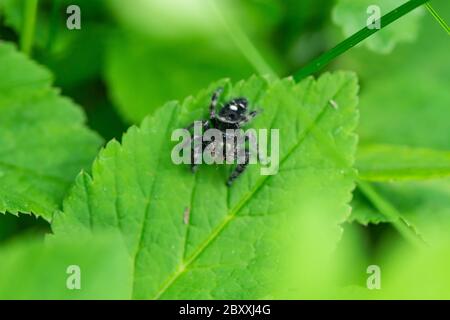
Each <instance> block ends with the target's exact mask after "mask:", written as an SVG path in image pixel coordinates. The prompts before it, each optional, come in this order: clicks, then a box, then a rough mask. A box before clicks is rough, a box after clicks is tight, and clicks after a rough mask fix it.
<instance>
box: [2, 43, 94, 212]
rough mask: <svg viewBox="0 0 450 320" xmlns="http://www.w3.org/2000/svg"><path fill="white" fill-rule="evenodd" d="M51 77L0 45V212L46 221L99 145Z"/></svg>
mask: <svg viewBox="0 0 450 320" xmlns="http://www.w3.org/2000/svg"><path fill="white" fill-rule="evenodd" d="M51 79H52V77H51V74H50V73H49V72H48V71H47V70H46V69H45V68H43V67H40V66H38V65H36V64H35V63H34V62H32V61H30V60H28V59H27V58H26V57H25V56H24V55H22V54H21V53H18V52H17V50H16V49H15V48H14V47H13V46H12V45H10V44H7V43H4V42H3V43H2V42H0V141H1V144H0V154H1V159H0V212H3V213H4V212H6V211H8V212H10V213H14V214H17V213H19V212H22V213H31V212H32V213H34V214H36V215H39V216H42V217H43V218H45V219H46V220H50V219H51V217H52V215H53V212H54V211H55V210H57V209H58V208H60V204H61V203H62V199H63V197H64V195H65V193H66V192H67V190H68V188H69V187H70V185H71V184H72V183H73V180H74V178H75V177H76V175H77V174H78V173H79V172H80V170H81V169H82V168H85V167H86V166H87V165H88V164H89V163H90V162H91V161H92V159H93V158H94V156H95V154H96V153H97V150H98V148H99V146H100V144H101V139H100V138H99V137H98V136H97V135H96V134H95V133H93V132H91V131H90V130H88V129H87V128H86V127H85V126H84V122H85V117H84V114H83V112H82V110H81V108H79V107H78V106H77V105H75V104H74V103H73V102H72V101H70V100H69V99H67V98H64V97H61V96H60V94H59V92H58V91H57V90H56V89H54V88H52V87H51V82H52V80H51Z"/></svg>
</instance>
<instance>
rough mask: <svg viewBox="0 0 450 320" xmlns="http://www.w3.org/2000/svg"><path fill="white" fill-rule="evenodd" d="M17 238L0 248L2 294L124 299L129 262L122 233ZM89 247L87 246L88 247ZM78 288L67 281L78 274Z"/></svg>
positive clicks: (128, 284) (128, 286)
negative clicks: (39, 239) (47, 239)
mask: <svg viewBox="0 0 450 320" xmlns="http://www.w3.org/2000/svg"><path fill="white" fill-rule="evenodd" d="M34 240H35V239H27V240H25V239H21V240H20V241H17V240H16V241H14V242H13V243H8V244H7V245H4V246H2V247H1V248H0V260H1V261H2V263H1V264H0V287H1V288H2V290H0V299H2V300H3V299H39V300H42V299H43V300H47V299H126V298H128V297H129V296H130V291H131V266H132V265H131V263H130V259H129V258H128V256H127V252H126V249H125V247H124V245H123V243H122V242H121V241H120V239H117V238H114V237H111V236H104V235H103V236H97V237H96V238H95V239H89V241H88V240H87V239H83V240H81V239H79V238H77V241H58V242H50V243H46V244H43V243H37V242H36V241H34ZM87 247H88V248H89V250H86V248H87ZM70 266H77V267H79V271H80V272H79V275H80V278H79V280H80V282H79V283H80V289H79V290H77V289H69V288H68V286H67V282H69V284H72V283H73V282H72V281H75V279H74V278H70V277H71V276H77V274H76V273H75V272H77V271H78V270H77V271H74V270H73V269H70V268H69V267H70Z"/></svg>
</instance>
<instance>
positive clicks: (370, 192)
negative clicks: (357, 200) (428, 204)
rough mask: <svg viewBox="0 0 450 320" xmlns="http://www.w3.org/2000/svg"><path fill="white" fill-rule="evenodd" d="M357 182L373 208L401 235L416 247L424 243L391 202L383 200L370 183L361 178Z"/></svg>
mask: <svg viewBox="0 0 450 320" xmlns="http://www.w3.org/2000/svg"><path fill="white" fill-rule="evenodd" d="M357 183H358V187H359V189H360V190H361V192H362V193H363V194H364V195H365V196H366V197H367V199H369V200H370V202H372V204H373V205H374V206H375V208H376V209H377V210H378V211H379V212H380V213H381V214H382V215H384V216H385V217H386V218H388V219H389V221H390V222H391V223H392V225H393V226H394V227H395V228H396V229H397V230H398V232H400V234H401V235H403V236H404V237H405V238H406V239H407V240H408V241H410V242H411V243H412V244H414V245H416V246H418V247H420V246H423V245H424V244H426V243H425V241H424V240H423V239H422V238H421V237H420V236H419V235H418V234H417V233H416V232H415V230H414V229H413V227H412V226H411V224H410V223H409V222H408V221H407V220H406V219H405V218H403V217H402V215H401V214H400V212H398V211H397V209H396V208H395V207H394V206H393V205H392V204H391V203H389V202H388V201H387V200H385V199H384V198H383V197H382V196H381V195H380V194H379V193H378V192H377V191H376V190H375V188H374V187H373V186H372V185H371V184H370V183H368V182H365V181H361V180H359V181H358V182H357Z"/></svg>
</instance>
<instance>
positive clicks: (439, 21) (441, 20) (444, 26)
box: [426, 3, 450, 35]
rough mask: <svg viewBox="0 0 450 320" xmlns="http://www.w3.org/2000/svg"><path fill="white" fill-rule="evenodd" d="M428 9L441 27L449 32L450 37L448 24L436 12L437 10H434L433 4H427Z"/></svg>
mask: <svg viewBox="0 0 450 320" xmlns="http://www.w3.org/2000/svg"><path fill="white" fill-rule="evenodd" d="M426 6H427V9H428V11H429V12H430V13H431V15H432V16H433V17H434V18H435V19H436V21H437V22H438V23H439V24H440V25H441V27H442V28H443V29H444V30H445V31H446V32H447V34H448V35H450V28H449V27H448V25H447V23H446V22H445V21H444V19H442V18H441V17H440V16H439V14H438V13H437V12H436V10H434V9H433V7H432V6H431V4H429V3H427V5H426Z"/></svg>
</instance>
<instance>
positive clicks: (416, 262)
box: [0, 0, 450, 299]
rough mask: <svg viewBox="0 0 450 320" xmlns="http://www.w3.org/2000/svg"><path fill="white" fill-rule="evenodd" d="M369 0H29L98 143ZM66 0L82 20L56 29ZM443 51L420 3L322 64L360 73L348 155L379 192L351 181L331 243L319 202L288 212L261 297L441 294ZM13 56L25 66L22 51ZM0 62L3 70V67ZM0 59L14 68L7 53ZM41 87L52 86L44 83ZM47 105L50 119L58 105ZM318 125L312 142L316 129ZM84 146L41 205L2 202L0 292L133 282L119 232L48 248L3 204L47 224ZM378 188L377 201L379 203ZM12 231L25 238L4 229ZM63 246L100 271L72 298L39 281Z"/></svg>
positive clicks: (348, 19)
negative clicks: (374, 280) (344, 214)
mask: <svg viewBox="0 0 450 320" xmlns="http://www.w3.org/2000/svg"><path fill="white" fill-rule="evenodd" d="M24 2H25V1H24V0H0V39H2V40H4V41H8V42H13V43H16V44H18V43H20V38H21V31H22V26H23V23H24V21H23V20H24V17H23V5H24ZM369 2H370V4H378V5H380V6H381V7H382V10H383V11H382V13H385V12H384V11H387V10H390V9H392V8H394V7H396V6H398V5H399V4H401V3H403V2H404V1H400V0H399V1H394V0H378V1H369ZM369 2H367V1H358V3H356V1H353V2H352V1H347V0H337V1H331V0H329V1H328V0H302V1H299V0H264V1H262V0H248V1H239V0H220V1H214V2H210V1H203V0H169V1H167V0H153V1H151V0H136V1H133V4H131V2H130V1H122V0H96V1H90V0H40V1H39V11H38V13H37V23H36V27H35V41H34V46H33V53H32V59H33V60H35V61H37V62H39V63H40V64H42V65H44V66H45V67H46V68H47V69H48V70H50V71H51V73H52V74H53V77H54V82H55V84H54V85H55V86H56V87H59V88H61V91H62V94H63V95H65V96H68V97H70V98H72V99H73V100H74V101H75V102H76V103H77V104H79V105H81V106H82V107H83V108H84V111H85V113H86V115H87V117H88V119H87V120H88V123H87V126H88V127H90V128H91V129H93V130H95V131H97V132H98V133H100V134H101V135H102V136H103V138H105V140H110V139H112V138H117V139H119V140H120V139H121V136H122V134H123V133H124V132H125V130H126V128H127V127H128V125H131V124H138V123H140V122H141V121H142V119H144V117H145V116H147V115H149V114H150V115H152V114H154V113H155V112H161V111H158V110H159V109H160V108H161V106H163V105H164V104H165V103H166V102H167V101H170V100H182V99H184V98H185V97H187V96H190V95H195V94H196V93H197V92H199V90H201V89H204V88H208V87H209V86H210V85H211V83H214V82H215V81H217V80H219V79H223V78H230V79H231V80H232V81H233V82H235V81H238V80H240V79H245V78H248V77H249V76H251V75H252V74H255V73H258V72H259V71H260V70H261V69H265V70H269V71H270V72H271V73H274V74H276V75H278V76H280V77H281V76H287V75H290V74H293V73H294V72H295V71H297V70H298V68H300V67H301V66H303V65H305V64H306V63H307V62H308V61H310V60H311V59H312V58H314V57H316V56H318V55H319V54H320V53H322V52H324V51H326V50H327V49H329V48H331V47H332V46H334V45H335V44H337V43H338V42H339V41H341V40H342V39H344V36H349V35H350V34H351V33H352V32H354V31H356V30H358V29H359V28H361V27H363V26H364V24H365V22H366V20H367V14H366V7H367V4H368V3H369ZM430 3H431V4H432V5H433V7H434V8H435V9H436V11H437V12H438V13H439V14H441V15H442V18H443V19H444V20H446V21H449V20H450V16H449V13H450V4H449V2H448V1H444V0H433V1H430ZM69 4H77V5H79V6H80V7H81V10H82V29H81V30H73V31H71V30H68V29H67V28H66V27H65V21H66V18H67V14H66V13H65V9H66V7H67V6H68V5H69ZM422 9H424V8H422ZM2 45H3V43H2ZM250 49H252V50H250ZM449 49H450V42H449V41H448V34H446V32H445V31H444V30H443V29H442V28H441V27H440V26H439V24H438V23H437V22H436V21H435V20H434V18H433V17H432V16H431V15H430V14H429V13H428V12H427V11H426V10H417V11H415V12H413V13H411V14H410V15H409V16H406V17H403V18H401V19H400V20H398V21H396V22H395V23H393V24H392V25H390V26H389V27H387V28H386V29H383V30H381V31H380V32H379V33H377V34H375V35H374V36H373V37H371V38H369V39H367V40H366V41H365V43H363V44H361V45H360V46H357V47H356V48H353V49H352V50H350V51H348V52H347V53H346V54H344V55H342V56H341V57H339V58H337V59H336V60H334V61H333V63H332V64H331V65H330V66H328V67H327V69H328V70H338V69H346V70H352V71H355V72H356V74H357V75H358V78H359V79H360V86H361V90H360V103H359V105H360V114H361V121H360V125H359V128H358V134H359V137H360V138H359V140H360V146H361V149H360V150H359V152H358V153H357V155H360V156H361V158H360V159H359V160H358V159H357V163H356V167H357V168H360V170H361V175H360V177H359V178H360V179H364V180H366V182H367V183H371V186H373V190H374V192H375V194H376V196H377V199H374V197H373V196H374V194H373V193H372V194H368V193H367V192H364V190H361V189H356V190H355V191H354V192H353V200H352V202H351V203H350V204H351V206H352V213H351V215H350V216H349V218H348V220H347V221H346V222H343V223H342V224H341V227H342V230H343V233H342V237H341V240H340V241H338V242H336V241H335V239H334V238H333V237H332V235H331V234H330V233H328V232H326V231H325V230H328V229H326V228H325V227H324V225H326V223H327V222H328V223H329V221H325V222H324V221H322V220H321V219H322V218H323V217H324V215H321V212H322V210H321V209H320V208H319V207H320V206H317V207H315V208H314V210H310V211H308V210H306V209H305V208H303V209H304V210H303V211H302V212H304V213H305V215H303V216H302V217H300V218H299V219H296V220H293V221H288V223H287V224H288V225H289V228H291V229H292V230H293V231H292V232H290V233H289V232H288V233H286V234H285V237H283V235H281V240H280V243H281V244H282V248H283V250H282V253H283V255H284V257H281V260H282V261H288V262H289V263H290V264H285V269H284V270H283V275H284V278H283V277H282V279H281V280H280V282H279V283H277V285H276V286H275V289H274V293H273V295H268V296H266V298H273V297H280V296H282V297H289V298H324V297H325V298H349V299H351V298H367V299H371V298H375V299H377V298H403V299H404V298H438V299H443V298H450V276H449V275H448V270H449V268H450V255H449V253H448V248H449V245H450V240H449V238H448V234H449V231H450V202H449V199H450V180H449V176H450V170H449V167H450V163H449V161H448V154H449V152H450V121H449V118H450V111H449V106H450V94H449V91H448V88H449V85H450V77H449V74H450V64H449V63H448V58H447V56H448V52H449ZM248 50H250V51H248ZM380 53H383V54H380ZM17 66H18V67H19V68H22V64H17ZM7 67H11V68H10V70H13V69H12V67H13V64H10V63H8V64H7ZM0 68H3V69H1V70H9V69H8V68H5V66H4V65H2V66H0ZM14 70H16V69H14ZM20 70H22V71H23V70H24V69H20ZM39 70H40V69H39ZM42 70H44V69H42ZM45 72H47V71H45ZM45 72H44V73H45ZM27 73H28V74H31V75H32V74H33V72H31V73H30V72H27ZM4 74H5V72H3V74H0V102H1V103H2V104H0V112H2V111H4V110H6V109H2V108H6V107H8V108H10V109H9V110H17V112H16V111H14V115H17V118H18V119H19V118H20V117H23V116H24V115H25V116H26V115H27V113H26V112H23V113H22V112H21V110H20V107H21V105H20V104H18V103H13V104H12V103H11V101H13V102H14V99H12V98H11V97H15V98H18V97H19V96H21V92H19V91H17V92H18V93H17V92H16V93H17V94H16V93H15V91H14V90H13V89H8V90H6V89H5V90H3V91H1V79H2V77H4ZM11 74H13V73H11ZM3 79H5V78H3ZM6 83H10V82H8V81H6ZM46 86H48V87H49V88H50V84H46ZM5 88H6V87H5ZM8 88H9V87H8ZM49 90H53V89H49ZM5 92H6V93H5ZM35 98H36V97H34V96H33V97H32V98H29V99H30V100H31V101H33V99H35ZM21 99H24V97H21ZM44 102H45V101H44ZM44 102H43V103H42V105H43V106H45V107H47V108H56V107H58V108H60V109H64V108H63V104H62V103H60V102H59V103H54V104H51V105H50V104H48V103H44ZM71 105H72V104H71ZM74 105H75V104H74ZM169 105H171V104H169ZM5 106H6V107H5ZM33 106H34V107H35V106H36V104H32V107H33ZM73 108H75V109H72V111H73V112H75V113H74V114H78V113H79V111H80V110H79V109H76V108H81V107H79V106H76V107H73ZM60 109H55V110H60ZM23 110H28V109H23ZM23 110H22V111H23ZM49 110H51V109H48V112H47V115H48V116H49V117H50V119H51V118H52V117H53V116H55V115H56V116H57V114H52V112H51V111H49ZM0 114H1V113H0ZM10 114H12V113H11V112H10ZM66 115H67V119H66V121H68V123H73V122H77V121H75V120H74V118H77V117H79V116H73V115H72V116H70V114H69V113H66ZM2 119H5V118H4V117H3V118H2ZM11 119H12V118H11ZM21 119H23V118H21ZM36 119H37V120H36V121H38V120H39V119H38V118H36ZM41 120H42V119H41ZM1 121H2V120H0V123H1V124H2V127H1V128H0V133H2V134H3V135H2V137H9V136H13V132H14V130H15V126H16V125H17V123H15V122H14V121H10V122H8V123H9V124H8V125H3V122H1ZM5 123H6V122H5ZM42 126H43V127H45V126H46V125H45V122H43V123H42ZM67 126H68V127H70V125H67ZM80 130H82V131H83V130H85V129H80ZM58 137H59V138H61V140H64V141H66V139H64V137H61V136H58ZM314 137H315V139H317V140H319V141H320V142H321V144H322V142H323V139H322V140H321V137H322V136H321V135H320V134H319V135H316V136H314ZM31 138H36V136H32V137H31ZM22 140H23V141H24V142H30V141H34V140H33V139H22ZM5 141H6V140H5ZM11 141H12V140H11ZM2 143H3V142H2ZM149 143H150V141H149ZM3 145H5V144H4V143H3ZM380 146H382V147H380ZM13 147H14V146H13ZM47 147H48V146H47ZM51 147H52V148H54V145H52V146H51ZM95 147H96V146H93V145H91V146H90V147H89V148H90V149H89V150H90V151H89V152H88V151H87V149H85V148H80V149H77V148H75V147H71V149H70V150H68V152H77V154H78V153H80V154H83V156H85V158H86V159H88V160H86V159H85V161H83V164H82V165H80V164H77V165H74V163H71V164H70V162H69V165H68V167H69V168H71V170H70V174H69V175H68V177H69V178H68V180H69V181H68V182H66V183H65V185H64V187H63V188H60V187H59V188H57V189H47V190H48V192H47V194H46V198H45V199H46V201H45V202H44V203H45V204H46V206H45V210H40V209H39V208H40V207H39V206H36V205H33V206H31V205H29V206H28V207H20V206H17V208H16V210H11V209H10V210H7V209H8V208H6V209H5V208H3V211H8V212H7V213H6V215H5V216H3V215H2V214H0V244H1V247H0V261H2V262H1V264H0V271H1V274H2V276H1V277H0V292H2V290H3V291H4V290H5V289H11V288H12V289H17V290H18V291H17V292H16V295H15V297H19V298H53V297H57V298H126V297H130V296H131V290H132V289H131V288H130V287H127V286H125V285H124V284H123V283H110V282H109V281H108V279H109V278H117V277H123V278H124V279H128V280H127V281H129V282H128V283H130V282H131V281H132V280H131V279H132V275H131V273H130V272H131V271H130V263H131V262H130V261H128V260H127V258H126V257H127V256H128V253H127V252H125V251H126V249H124V248H122V247H121V246H122V245H123V244H122V243H120V241H119V242H116V240H115V239H114V240H111V239H110V238H108V237H106V236H105V237H106V238H105V239H107V240H106V241H105V239H102V238H103V236H100V237H99V238H98V239H97V240H94V242H95V243H93V244H92V249H91V250H88V252H89V254H87V255H86V254H85V252H84V251H85V250H84V246H83V243H80V244H77V243H76V244H74V243H66V242H64V241H62V242H61V243H56V242H55V241H51V242H52V245H51V246H46V245H43V244H42V238H43V234H45V233H48V230H49V224H48V223H47V222H45V221H43V220H42V219H36V218H34V217H33V216H25V215H23V214H20V215H19V216H18V217H16V216H13V215H10V213H11V212H12V211H14V213H25V212H33V213H35V214H38V215H39V214H40V215H43V216H44V217H45V218H46V219H47V220H48V221H51V220H52V219H51V216H52V214H53V211H54V210H57V209H62V197H63V195H64V194H65V193H66V192H67V190H68V189H69V188H68V187H69V185H70V184H71V183H72V182H71V181H72V180H73V178H74V174H75V173H76V172H78V171H79V170H81V168H82V167H86V166H85V165H86V164H88V163H89V162H90V161H91V159H92V156H93V154H94V152H93V151H92V150H93V148H94V149H95ZM43 148H44V147H43ZM43 148H39V150H44V149H43ZM110 148H111V147H110ZM380 148H381V149H380ZM0 149H1V147H0ZM16 151H17V150H16ZM18 151H21V150H18ZM22 151H23V150H22ZM25 151H26V150H25ZM84 152H85V153H84ZM106 152H107V151H106ZM16 154H17V152H16ZM55 154H57V153H55ZM9 156H14V153H11V154H10V155H9ZM55 157H56V156H55ZM5 159H6V158H5ZM21 159H24V158H22V157H21ZM58 159H59V158H58ZM58 159H56V160H58ZM53 160H55V159H53ZM85 162H87V163H85ZM30 163H32V162H30ZM50 163H52V159H51V158H50V157H48V158H46V157H42V158H41V159H40V160H39V161H38V162H35V163H34V164H33V165H37V166H39V165H44V166H45V165H48V164H50ZM30 165H31V164H30ZM63 167H64V166H63ZM53 169H54V168H53ZM65 175H66V176H67V173H66V174H65ZM18 177H19V178H20V179H19V178H17V176H14V177H13V178H14V179H15V180H14V179H10V180H8V181H17V183H18V184H19V182H20V183H22V182H26V181H27V179H28V177H27V176H26V175H23V176H18ZM2 179H4V178H3V177H2V175H0V183H2V186H6V184H5V181H6V180H2ZM374 181H376V183H374V184H373V185H372V183H373V182H374ZM33 183H39V181H38V180H37V181H34V182H33ZM300 185H301V183H299V190H300V189H301V188H300ZM0 189H2V192H4V194H5V195H9V194H8V193H7V191H8V190H9V189H10V190H14V191H16V190H19V191H20V192H21V193H23V194H27V195H30V194H32V193H30V192H29V190H30V189H29V188H25V187H23V188H19V187H17V188H15V187H14V183H12V184H11V185H9V186H8V188H0ZM3 189H5V190H3ZM44 189H45V188H44ZM99 190H100V189H99ZM99 192H101V190H100V191H99ZM0 195H1V193H0ZM5 199H6V200H7V199H8V198H7V196H3V197H2V199H0V203H2V200H3V202H4V203H11V202H8V201H6V200H5ZM380 199H381V200H382V201H381V203H382V204H383V205H380V201H375V200H380ZM19 202H20V201H17V203H19ZM35 211H42V212H35ZM80 212H81V210H80ZM389 212H394V213H395V214H396V216H395V217H394V218H393V216H392V215H389V214H388V213H389ZM306 213H308V214H306ZM394 220H395V221H394ZM399 221H400V223H402V224H404V227H405V228H406V229H407V230H409V231H408V232H410V233H411V234H413V235H414V236H415V237H417V238H418V239H421V240H423V241H424V242H425V245H424V246H419V248H417V247H415V246H414V245H413V244H411V243H410V242H408V241H407V239H405V238H404V235H403V234H402V233H401V232H399V231H400V230H399V229H398V223H399ZM280 230H284V229H280ZM295 230H298V233H295V232H294V231H295ZM72 231H74V230H72ZM23 234H25V235H26V237H25V238H24V239H23V240H16V239H15V238H20V236H21V235H23ZM287 235H289V237H287ZM50 238H52V237H50ZM331 238H333V239H331ZM12 239H14V240H12ZM51 240H55V239H51ZM97 242H98V243H97ZM330 243H334V246H331V247H330V246H329V244H330ZM89 247H91V245H90V244H89ZM115 248H121V249H120V250H119V249H118V250H117V251H116V250H115ZM72 259H78V260H81V261H83V264H84V265H85V266H86V268H87V269H88V270H91V271H92V274H95V275H99V277H98V282H95V281H93V282H92V283H91V286H94V287H95V289H93V288H92V287H89V290H88V291H87V292H86V295H80V296H79V295H77V294H76V293H70V292H69V293H68V292H67V290H62V291H58V290H55V291H54V292H52V293H51V294H49V295H45V296H43V295H41V292H40V291H39V290H38V289H36V288H40V287H41V286H42V285H43V283H47V285H48V286H49V287H51V286H52V284H53V285H54V286H57V283H59V282H61V281H64V280H63V279H65V277H66V274H58V276H57V277H54V278H52V277H48V274H53V273H57V271H56V270H62V268H63V266H65V265H66V264H67V261H69V260H72ZM36 261H37V262H36ZM32 263H33V264H34V263H36V269H35V270H33V272H31V273H29V272H28V269H27V266H28V265H29V264H32ZM371 264H375V265H379V266H380V267H381V270H382V290H367V288H366V279H367V277H368V276H369V275H368V274H367V272H366V269H367V266H368V265H371ZM110 266H112V268H110ZM105 271H106V273H105ZM274 272H275V271H274ZM13 275H17V277H14V276H13ZM412 280H414V281H412ZM98 288H103V289H98ZM105 288H110V289H108V290H106V289H105ZM97 289H98V291H96V290H97ZM10 292H14V291H10ZM0 297H7V298H8V297H11V296H2V295H1V294H0Z"/></svg>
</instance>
